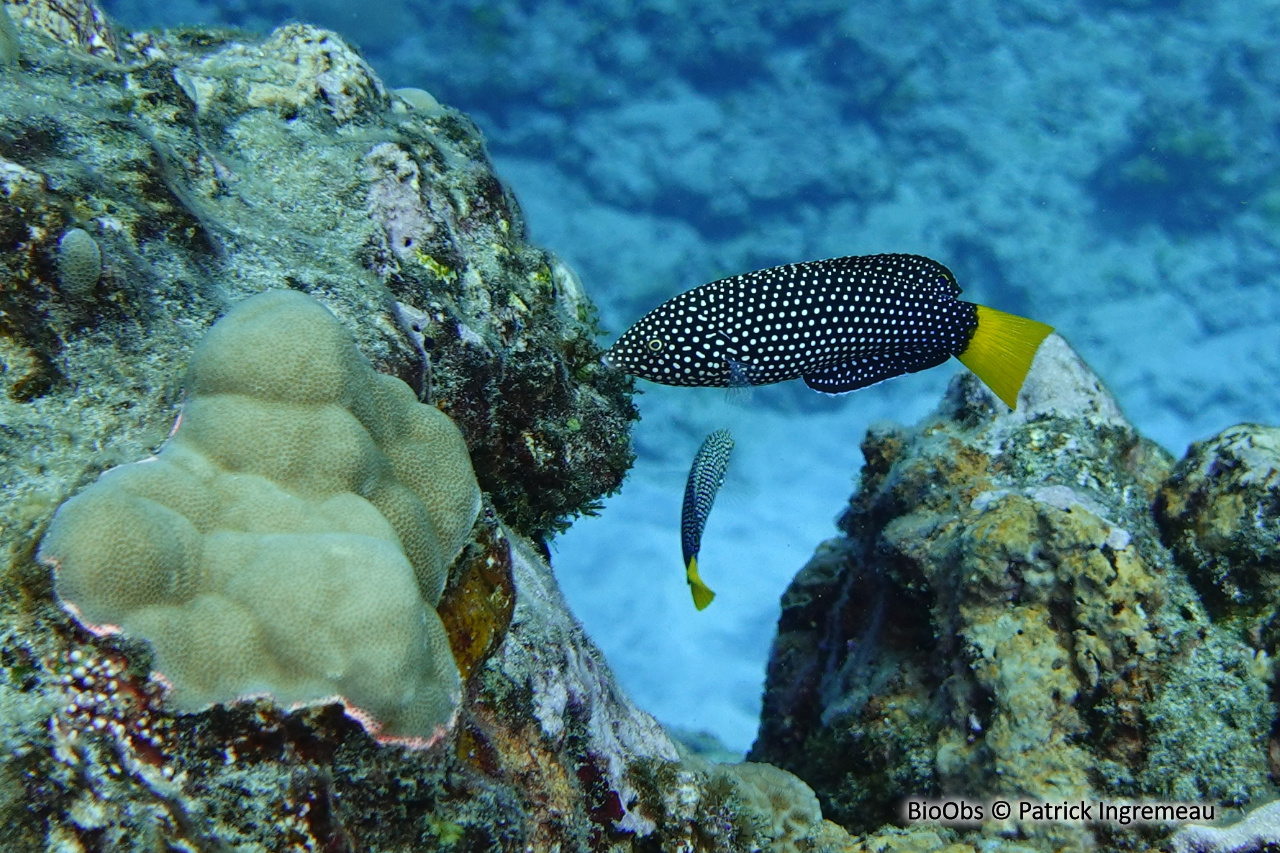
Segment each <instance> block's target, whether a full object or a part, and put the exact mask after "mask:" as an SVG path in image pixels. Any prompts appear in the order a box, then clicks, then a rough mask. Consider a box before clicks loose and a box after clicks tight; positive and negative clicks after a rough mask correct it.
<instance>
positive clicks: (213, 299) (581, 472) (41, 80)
mask: <svg viewBox="0 0 1280 853" xmlns="http://www.w3.org/2000/svg"><path fill="white" fill-rule="evenodd" d="M8 8H9V11H10V13H11V14H12V15H13V17H14V20H15V26H16V29H17V30H18V31H19V33H20V36H21V46H22V59H21V60H20V61H19V62H18V63H16V64H10V65H9V66H6V67H5V70H4V73H0V116H2V117H3V119H2V120H0V235H3V244H4V248H5V251H4V252H3V253H0V358H2V359H3V361H4V363H5V365H6V368H7V369H6V370H5V371H3V373H0V420H2V421H3V422H4V423H5V424H6V425H8V427H9V428H8V429H7V430H6V431H5V432H4V434H3V435H2V436H0V481H3V482H5V483H6V484H11V486H12V487H13V488H16V489H17V490H18V491H17V493H18V494H19V495H20V496H22V497H24V498H30V499H31V500H32V501H38V502H43V501H47V500H49V499H54V503H56V502H57V501H58V500H60V499H61V498H62V497H65V494H66V492H67V489H68V483H69V482H70V481H73V480H75V479H76V478H79V477H85V476H91V474H92V473H94V470H93V469H97V470H101V469H104V468H107V467H110V466H111V465H113V464H117V463H119V462H122V461H126V460H129V459H137V458H140V457H142V456H145V455H146V454H147V452H148V451H149V450H151V449H152V448H154V446H155V445H156V444H157V443H158V442H159V441H160V439H162V438H163V437H164V432H165V431H166V430H167V429H168V425H169V423H171V422H172V420H173V415H174V412H175V411H176V405H177V402H178V401H177V392H178V384H177V381H176V378H177V376H178V375H180V374H179V373H175V371H173V370H172V369H171V367H172V364H171V360H170V359H161V358H153V357H148V355H147V352H155V353H165V354H169V355H171V356H172V358H174V359H177V363H178V364H179V365H182V364H185V363H186V355H187V354H189V352H190V349H191V347H192V346H193V345H194V344H195V342H196V341H198V340H199V339H200V337H201V335H203V334H204V332H205V331H206V330H207V329H208V327H209V326H210V325H211V324H212V323H213V322H214V321H215V320H216V319H217V318H218V317H219V316H220V315H221V314H222V313H224V312H225V311H226V309H227V307H228V306H230V305H232V304H234V303H236V302H239V301H240V300H242V299H244V298H245V297H247V296H251V295H253V294H254V293H259V292H261V291H263V290H269V289H273V288H289V289H293V290H301V291H304V292H307V293H310V294H312V295H313V296H316V297H317V298H319V299H320V300H321V301H322V302H324V303H325V305H326V306H327V307H329V308H330V309H331V310H332V311H333V312H334V313H335V314H336V315H337V316H338V317H339V318H340V319H342V320H343V321H344V322H345V323H346V324H347V326H348V328H349V329H351V331H352V332H353V333H354V334H355V335H356V338H357V344H358V346H359V347H360V349H361V351H362V352H363V353H364V355H365V356H366V357H367V358H368V359H369V360H370V361H371V362H372V363H373V365H374V366H375V368H377V369H378V370H381V371H383V372H386V373H390V374H392V375H394V376H397V377H399V378H400V379H403V380H404V381H406V382H407V383H408V384H409V385H410V386H412V387H413V388H414V389H415V391H417V392H418V393H419V395H420V397H421V398H422V399H424V400H427V401H429V402H431V403H433V404H434V405H436V406H438V407H439V408H440V409H441V410H443V411H444V412H445V413H446V414H448V415H449V417H450V418H452V419H453V421H454V422H455V423H456V424H457V425H458V426H459V428H460V429H461V430H462V432H463V434H464V436H465V437H466V439H467V444H468V446H469V447H470V448H471V451H472V457H473V462H474V465H475V469H476V475H477V478H478V479H479V481H480V485H481V488H483V489H484V490H485V491H486V492H487V493H488V494H489V495H490V496H491V497H492V499H493V501H494V504H495V506H496V507H497V509H498V510H499V512H500V513H502V516H503V518H504V520H506V522H507V523H508V524H510V525H511V526H512V527H513V528H514V529H516V530H517V531H519V532H520V533H522V534H524V535H527V536H531V537H534V538H542V537H545V536H546V535H547V534H549V533H553V532H554V531H556V530H558V529H562V528H563V527H564V526H565V525H566V524H567V523H568V522H569V521H570V520H571V519H572V518H573V517H574V515H576V514H577V513H580V512H582V511H590V510H592V509H593V508H594V507H595V506H596V505H597V502H598V500H599V499H600V498H601V497H602V496H603V495H604V494H606V493H608V492H610V491H612V490H614V489H616V488H617V487H618V486H619V484H620V483H621V481H622V477H623V475H624V473H625V471H626V470H627V468H628V467H629V466H630V463H631V459H632V455H631V449H630V444H629V441H628V434H629V426H630V423H631V421H632V420H633V419H634V418H635V416H636V413H635V409H634V407H633V405H632V403H631V399H630V397H631V384H630V380H628V379H626V378H625V377H623V376H622V375H620V374H618V373H617V372H615V371H608V370H606V369H604V368H603V366H602V365H600V364H599V357H600V349H599V348H598V346H597V345H596V343H595V334H596V326H595V318H594V309H593V307H592V305H591V303H590V302H589V301H588V300H587V299H586V297H585V296H584V294H583V292H582V287H581V285H580V283H579V282H578V280H577V278H576V277H575V276H574V275H573V273H572V272H570V271H569V270H568V269H567V268H566V267H565V266H564V265H563V264H562V263H560V262H559V261H558V260H557V259H556V258H555V257H554V256H552V255H550V254H549V253H548V252H546V251H543V250H541V249H538V248H536V247H534V246H532V245H530V244H529V243H528V241H527V239H526V236H525V224H524V219H523V216H522V214H521V212H520V209H519V206H518V205H517V204H516V201H515V199H514V197H513V196H512V195H511V193H510V192H508V191H507V190H506V189H505V188H504V187H503V185H502V184H501V183H500V182H499V181H498V179H497V178H496V177H495V175H494V173H493V170H492V168H491V166H490V164H489V162H488V157H487V155H486V153H485V151H484V146H483V142H482V140H481V138H480V134H479V132H478V131H477V129H476V128H475V126H474V125H473V124H472V123H471V121H470V120H469V119H468V118H467V117H466V116H464V115H462V114H461V113H459V112H457V111H455V110H452V109H449V108H447V107H440V106H439V105H436V106H435V107H434V108H432V107H431V106H430V103H427V102H424V100H423V99H422V98H420V97H417V98H412V99H405V98H402V97H400V96H397V95H395V94H393V93H390V92H388V91H387V89H386V88H385V87H384V86H383V84H382V82H381V81H380V80H379V79H378V77H377V75H376V74H375V73H374V71H373V69H372V68H370V67H369V65H368V64H367V63H366V62H365V61H364V60H363V59H361V58H360V56H359V54H358V53H357V52H356V51H355V50H353V49H352V48H350V47H348V46H347V45H346V44H345V43H344V42H343V41H342V40H341V39H340V38H339V37H338V36H337V35H335V34H333V33H330V32H326V31H324V30H320V29H317V28H315V27H311V26H308V25H305V24H291V25H288V26H285V27H281V28H280V29H278V30H276V31H275V32H274V33H272V34H270V35H268V36H266V37H265V38H248V37H244V36H243V35H241V34H232V33H223V32H216V31H205V30H182V31H177V32H173V33H158V34H138V35H131V36H126V35H124V34H121V33H119V32H115V31H113V30H112V29H111V28H110V27H109V25H108V22H107V21H106V19H105V18H104V17H103V16H102V15H101V13H100V12H99V11H97V10H96V8H94V7H93V6H92V4H91V3H89V2H87V0H60V2H57V3H51V2H48V0H27V2H24V3H20V4H10V5H9V7H8ZM31 448H40V450H38V451H36V453H37V455H38V456H41V457H44V458H40V459H32V458H31V454H32V451H31ZM72 448H74V449H76V450H77V451H78V452H70V451H71V450H72ZM27 506H31V504H29V503H28V504H27ZM32 508H33V509H34V507H32ZM4 512H5V516H6V517H4V518H2V519H0V523H3V524H4V526H5V527H6V528H7V527H9V526H10V525H13V524H21V525H25V526H28V527H29V525H30V518H29V517H23V518H14V517H13V515H12V508H11V507H8V506H6V508H5V511H4ZM37 514H38V513H37Z"/></svg>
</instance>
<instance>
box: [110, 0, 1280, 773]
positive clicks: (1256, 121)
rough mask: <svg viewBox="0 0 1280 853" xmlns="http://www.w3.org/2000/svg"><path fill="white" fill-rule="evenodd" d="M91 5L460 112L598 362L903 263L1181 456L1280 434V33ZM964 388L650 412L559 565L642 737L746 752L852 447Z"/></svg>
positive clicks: (640, 5)
mask: <svg viewBox="0 0 1280 853" xmlns="http://www.w3.org/2000/svg"><path fill="white" fill-rule="evenodd" d="M105 7H106V8H107V10H108V11H109V12H110V13H111V14H113V15H114V16H115V17H116V18H117V19H119V20H120V21H122V22H123V23H124V24H125V25H127V26H131V27H148V26H157V25H176V24H194V23H217V24H228V25H235V26H241V27H246V28H249V29H254V30H266V29H269V28H270V27H272V26H275V25H276V24H278V23H282V22H284V21H287V20H294V19H300V20H306V21H311V22H316V23H319V24H322V25H324V26H327V27H330V28H332V29H335V30H337V31H338V32H340V33H341V34H343V35H344V36H345V37H347V38H348V39H349V40H350V41H352V42H353V43H355V44H357V45H358V46H359V47H360V48H361V50H362V51H363V53H364V54H365V56H366V58H367V59H369V60H370V62H371V63H372V64H373V66H374V67H375V68H376V69H377V70H378V72H379V73H380V74H381V75H382V77H383V78H384V80H385V81H386V82H387V83H388V85H390V86H397V87H398V86H415V87H419V88H423V89H427V90H428V91H430V92H432V93H433V94H434V95H436V96H437V97H438V98H439V99H440V100H441V101H443V102H445V103H448V104H450V105H451V106H454V107H457V108H459V109H461V110H463V111H465V112H467V113H469V114H470V115H471V116H472V117H473V118H474V119H475V120H476V121H477V122H478V123H479V125H480V126H481V128H482V129H483V130H484V132H485V134H486V136H487V139H488V142H489V146H490V150H491V152H492V154H493V157H494V160H495V162H496V165H497V169H498V171H499V173H500V175H501V176H502V177H503V178H504V179H505V180H506V181H507V182H508V183H509V184H510V185H511V186H512V187H513V188H514V190H515V192H516V194H517V196H518V197H519V198H520V200H521V202H522V204H523V206H524V209H525V212H526V215H527V218H528V221H529V225H530V229H531V232H532V236H533V239H534V240H535V241H536V242H538V243H541V244H542V245H545V246H547V247H548V248H550V249H552V250H553V251H555V252H556V253H558V254H559V255H561V256H562V257H563V258H565V259H566V260H567V261H568V262H569V263H570V265H572V266H573V267H574V268H575V269H576V270H577V271H578V272H579V274H580V275H581V277H582V279H583V282H584V285H585V286H586V288H587V290H588V292H589V293H590V294H591V296H592V298H593V299H594V300H595V301H596V303H597V304H598V305H599V306H600V311H601V317H602V320H603V323H604V325H605V326H606V327H607V328H609V329H611V330H613V331H614V332H615V333H616V332H619V331H621V330H622V329H624V328H626V326H627V325H629V324H630V323H631V322H633V321H634V320H635V319H637V318H638V317H639V316H640V315H641V314H642V313H643V312H644V311H646V310H648V309H649V308H651V307H653V306H654V305H656V304H657V303H659V302H661V301H662V300H664V299H666V298H667V297H669V296H671V295H673V294H675V293H677V292H680V291H682V290H686V289H688V288H690V287H693V286H696V285H698V284H701V283H703V282H705V281H708V280H711V279H714V278H719V277H722V276H724V275H729V274H734V273H738V272H744V271H747V270H750V269H755V268H759V267H764V266H770V265H773V264H779V263H787V262H791V261H798V260H808V259H813V258H820V257H829V256H835V255H843V254H864V253H872V252H918V253H921V254H926V255H929V256H932V257H934V258H937V259H938V260H940V261H942V262H943V263H945V264H947V265H948V266H950V267H951V268H952V269H953V270H954V271H955V273H956V275H957V277H958V278H959V280H960V282H961V284H962V286H963V287H964V288H965V291H966V295H967V296H968V297H969V298H971V299H973V300H974V301H978V302H984V303H988V304H991V305H994V306H996V307H1000V308H1003V309H1005V310H1009V311H1014V312H1017V313H1023V314H1027V315H1029V316H1033V317H1035V318H1037V319H1040V320H1043V321H1045V322H1049V323H1052V324H1054V325H1055V326H1057V328H1058V329H1059V331H1060V332H1061V333H1062V334H1063V335H1064V336H1065V337H1066V338H1067V340H1068V341H1070V342H1071V344H1072V345H1073V346H1075V347H1076V349H1077V350H1078V351H1079V352H1080V353H1081V354H1082V355H1083V356H1084V357H1085V359H1086V360H1087V361H1088V362H1089V363H1090V364H1091V365H1092V366H1093V367H1094V368H1095V369H1096V370H1097V371H1098V373H1099V374H1100V375H1101V376H1102V377H1103V379H1104V380H1105V381H1106V382H1107V384H1108V385H1109V387H1110V388H1111V389H1112V391H1113V392H1114V393H1115V394H1116V396H1117V397H1118V398H1119V400H1120V402H1121V405H1122V406H1123V407H1124V409H1125V410H1126V412H1127V413H1128V414H1129V416H1130V417H1131V418H1132V420H1133V421H1134V423H1135V424H1136V425H1137V426H1138V428H1139V429H1140V430H1142V431H1143V432H1144V433H1146V434H1147V435H1149V436H1151V437H1153V438H1155V439H1156V440H1158V441H1159V442H1161V443H1162V444H1164V445H1165V446H1166V447H1167V448H1169V449H1170V450H1171V451H1173V452H1174V453H1177V454H1181V452H1182V451H1183V450H1184V448H1185V446H1186V445H1187V443H1188V442H1190V441H1192V440H1196V439H1199V438H1204V437H1207V436H1208V435H1211V434H1213V433H1214V432H1216V431H1218V430H1219V429H1221V428H1223V427H1225V426H1228V425H1230V424H1234V423H1237V422H1240V421H1244V420H1254V421H1260V422H1267V423H1277V422H1280V416H1278V414H1280V395H1278V394H1277V382H1276V377H1277V374H1278V370H1277V368H1280V263H1277V261H1278V259H1280V253H1278V251H1277V249H1278V247H1280V159H1277V148H1278V147H1280V51H1278V50H1277V49H1276V47H1277V44H1280V3H1275V2H1260V1H1259V0H1255V1H1254V2H1240V3H1231V4H1219V3H1213V2H1209V1H1208V0H1204V2H1192V1H1191V0H1188V2H1169V1H1168V0H1166V2H1158V0H1152V2H1143V0H1127V1H1126V0H1115V2H1102V0H1094V2H1075V3H1050V2H1036V0H1008V2H993V1H991V2H941V0H938V1H936V2H935V1H934V0H929V1H928V2H915V1H913V0H908V2H902V0H896V1H895V2H873V3H858V4H849V3H844V2H833V0H796V2H786V3H778V2H774V0H769V2H763V0H734V2H727V0H725V2H714V0H711V2H698V3H692V2H688V3H682V2H675V0H641V2H623V0H614V2H610V0H597V2H584V3H571V2H542V3H535V2H525V3H520V2H498V3H488V2H431V3H426V2H420V3H409V2H366V3H361V4H356V3H351V2H349V0H313V2H302V0H299V2H275V3H270V2H267V3H263V2H249V0H228V2H223V3H213V2H197V0H166V2H164V3H156V2H152V0H115V2H108V3H106V4H105ZM606 343H607V341H606ZM956 369H959V368H958V367H954V366H950V367H945V368H940V369H938V370H934V371H930V372H928V373H924V374H917V375H915V376H911V377H905V378H903V379H899V380H895V381H893V382H890V383H887V384H885V385H881V386H877V387H875V388H871V389H868V390H865V391H861V392H858V393H856V394H852V395H848V396H845V397H841V398H838V399H829V398H824V397H821V396H819V395H817V394H814V393H813V392H811V391H809V390H808V389H806V388H804V387H803V385H802V384H801V383H799V382H793V383H788V384H786V385H782V386H773V387H769V388H761V389H756V390H753V391H751V392H749V393H746V394H740V395H727V394H726V393H725V392H722V391H715V390H709V389H670V388H660V387H657V386H652V385H645V387H644V391H645V393H644V395H643V396H642V397H641V398H640V399H639V404H640V407H641V410H642V412H643V416H644V419H643V421H642V422H641V424H640V425H639V427H638V429H637V431H636V437H635V440H636V449H637V451H638V459H637V463H636V467H635V470H634V471H633V473H632V475H631V477H630V478H629V480H628V482H627V484H626V486H625V488H624V490H623V491H622V493H621V494H620V495H618V496H617V497H615V498H613V499H611V500H610V501H609V502H608V504H607V507H606V511H605V513H604V515H603V516H602V517H600V518H596V519H584V520H582V521H580V522H579V523H578V524H576V525H575V526H574V528H573V529H572V530H571V531H570V532H569V533H568V534H567V535H565V536H563V537H561V538H560V539H558V540H557V541H556V542H555V543H554V544H553V562H554V566H555V569H556V571H557V574H558V575H559V577H560V579H561V582H562V584H563V585H564V587H565V589H566V591H567V593H568V595H569V597H570V600H571V602H572V605H573V607H574V610H575V612H576V613H577V614H578V616H579V617H580V618H581V619H582V620H583V621H584V622H585V624H586V626H587V628H588V630H589V631H590V632H591V634H592V635H593V636H594V637H595V638H596V640H597V641H598V642H599V643H600V644H601V645H602V646H603V647H604V649H605V651H606V653H607V654H608V656H609V660H610V662H611V663H612V664H613V666H614V668H615V669H616V670H617V671H618V673H619V675H620V678H621V680H622V682H623V684H624V685H625V686H626V688H627V689H628V690H629V691H630V692H631V693H632V694H633V695H634V696H635V698H636V699H637V700H638V701H639V702H640V704H641V705H642V706H643V707H645V708H647V709H648V710H650V711H652V712H653V713H654V714H655V715H657V716H658V717H659V718H660V719H661V720H663V721H664V722H667V723H671V724H675V725H679V726H683V727H687V728H691V729H704V730H708V731H711V732H713V733H715V734H717V735H719V736H720V737H721V738H722V739H723V740H724V741H725V742H726V743H727V744H729V745H730V746H731V747H733V748H735V749H738V750H744V749H745V748H746V747H747V746H748V745H749V744H750V741H751V739H752V737H753V735H754V730H755V717H756V714H757V713H758V707H759V692H760V688H761V683H762V680H763V667H764V661H765V658H766V655H767V652H768V646H769V642H770V639H771V637H772V634H773V628H774V620H775V619H776V617H777V612H778V608H777V600H778V596H779V595H780V594H781V592H782V590H783V589H784V588H785V586H786V584H787V582H788V580H789V579H790V578H791V576H792V575H793V574H794V573H795V572H796V571H797V570H798V569H799V568H800V567H801V566H802V565H803V564H804V562H805V560H806V559H807V557H808V555H809V554H810V553H811V552H812V550H813V548H814V547H815V546H816V545H817V544H818V543H819V542H821V541H822V540H823V539H824V538H826V537H828V536H831V535H833V534H834V533H835V528H834V526H833V524H832V519H833V518H834V516H835V515H836V514H837V513H838V512H839V510H840V508H841V506H842V504H843V501H844V500H845V499H846V498H847V496H848V494H849V492H850V491H851V489H852V488H853V486H854V481H855V478H856V475H857V470H858V467H859V465H860V464H861V456H860V453H859V450H858V443H859V441H860V440H861V437H862V434H863V432H864V430H865V429H866V426H867V424H868V423H869V422H871V421H872V420H875V419H878V418H891V419H895V420H899V421H908V422H909V421H912V420H914V419H916V418H918V417H920V416H921V415H922V414H924V413H925V412H927V411H929V409H930V408H932V406H933V405H934V403H935V402H936V400H937V398H938V396H939V395H940V394H941V392H942V389H943V388H944V387H945V384H946V382H947V380H948V378H949V376H950V375H951V373H952V372H953V371H954V370H956ZM642 384H643V383H642ZM718 427H729V428H730V429H732V431H733V432H734V435H735V437H736V439H737V450H736V451H735V454H734V459H733V461H732V465H731V469H730V476H729V481H728V483H727V485H726V487H725V490H724V492H723V493H722V495H721V498H720V501H719V503H718V504H717V506H716V509H715V511H714V513H713V514H712V516H711V519H710V522H709V524H708V527H707V533H706V537H705V539H704V545H703V551H702V556H701V558H700V564H701V566H702V567H703V574H704V577H705V578H706V580H707V582H708V583H709V584H710V585H711V586H712V587H713V588H714V589H715V590H716V591H717V592H718V593H719V597H718V598H717V599H716V601H715V603H714V604H713V605H712V606H711V607H710V608H709V609H708V610H707V611H705V612H703V613H697V612H695V611H694V608H693V606H692V604H691V602H690V600H689V595H688V590H687V587H686V586H685V584H684V581H683V576H682V573H681V566H680V544H679V513H680V500H681V496H682V489H683V483H684V476H685V473H686V471H687V468H688V464H689V461H690V460H691V459H692V457H693V453H694V451H695V450H696V449H697V446H698V444H699V443H700V442H701V440H702V438H703V436H704V435H705V434H706V433H708V432H710V431H711V430H712V429H715V428H718Z"/></svg>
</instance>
